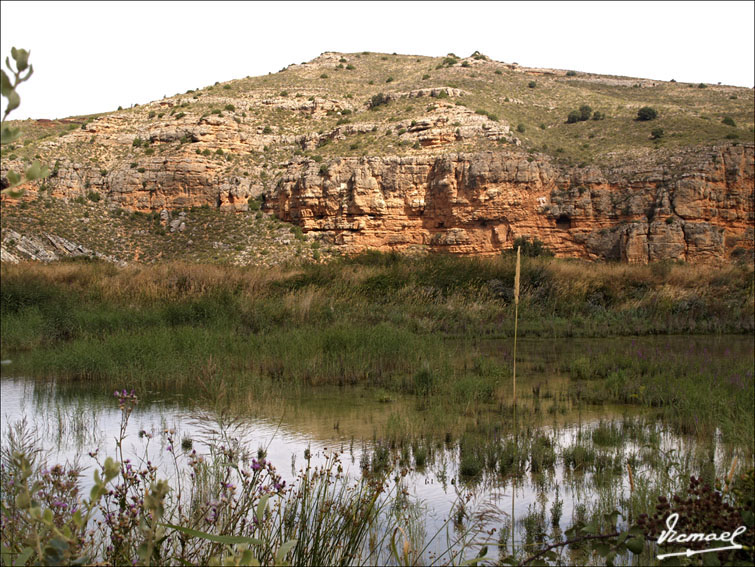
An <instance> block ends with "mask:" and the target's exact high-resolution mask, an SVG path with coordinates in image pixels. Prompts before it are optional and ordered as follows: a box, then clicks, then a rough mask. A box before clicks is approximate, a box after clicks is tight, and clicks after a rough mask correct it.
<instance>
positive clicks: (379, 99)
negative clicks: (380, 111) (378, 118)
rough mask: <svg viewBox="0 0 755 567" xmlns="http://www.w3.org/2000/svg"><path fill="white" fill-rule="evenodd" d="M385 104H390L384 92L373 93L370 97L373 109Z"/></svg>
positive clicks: (371, 108)
mask: <svg viewBox="0 0 755 567" xmlns="http://www.w3.org/2000/svg"><path fill="white" fill-rule="evenodd" d="M384 104H388V98H387V97H386V96H385V94H383V93H378V94H376V95H372V98H371V99H370V102H369V105H370V110H373V109H375V108H377V107H378V106H382V105H384Z"/></svg>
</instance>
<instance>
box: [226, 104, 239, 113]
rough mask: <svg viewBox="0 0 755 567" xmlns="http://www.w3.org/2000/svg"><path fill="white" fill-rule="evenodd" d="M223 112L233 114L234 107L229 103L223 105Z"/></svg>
mask: <svg viewBox="0 0 755 567" xmlns="http://www.w3.org/2000/svg"><path fill="white" fill-rule="evenodd" d="M225 110H227V111H229V112H233V111H234V110H236V107H235V106H233V105H232V104H230V103H229V104H226V105H225Z"/></svg>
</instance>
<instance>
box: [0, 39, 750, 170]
mask: <svg viewBox="0 0 755 567" xmlns="http://www.w3.org/2000/svg"><path fill="white" fill-rule="evenodd" d="M669 79H672V78H671V77H670V78H669ZM417 89H451V91H450V92H451V93H452V94H450V95H446V94H440V95H436V96H433V97H424V98H408V97H401V98H397V99H391V100H390V101H389V102H386V103H385V104H379V105H377V106H374V107H372V108H370V104H371V101H373V100H374V99H375V97H380V96H381V95H396V94H398V93H404V94H405V93H409V92H411V91H416V90H417ZM454 90H460V91H461V93H459V94H454V93H455V91H454ZM260 98H261V99H262V100H260ZM158 102H159V103H161V104H164V105H165V106H163V107H162V110H161V111H156V110H155V109H154V104H155V103H151V104H148V105H143V106H138V105H133V106H130V107H127V108H125V109H123V110H116V111H114V112H111V113H105V114H103V115H92V116H89V117H77V118H76V119H69V120H70V121H69V122H67V123H64V122H62V121H55V122H53V123H47V124H40V123H39V122H37V121H31V120H27V121H21V122H16V123H15V125H17V126H20V127H21V128H22V137H21V140H20V141H19V142H18V143H16V144H15V147H13V148H10V149H8V150H5V149H4V153H6V151H7V152H8V153H14V154H15V155H16V156H17V157H20V158H21V159H32V158H33V157H34V155H35V154H36V153H38V152H39V151H43V150H44V148H37V146H38V143H39V142H40V141H45V140H50V139H51V138H54V137H56V136H65V134H66V133H67V129H68V128H71V129H75V128H77V127H79V126H77V124H76V123H81V124H86V123H90V122H95V123H96V121H97V118H100V117H106V118H107V117H120V118H122V120H123V121H124V122H129V123H130V124H126V126H128V127H127V128H126V129H125V130H126V131H128V130H129V129H131V130H132V131H133V132H134V133H136V132H137V131H138V129H139V127H141V126H144V125H152V126H157V125H160V124H166V123H167V124H170V123H172V124H175V123H176V121H178V123H179V124H183V123H192V122H193V123H196V122H197V121H198V120H200V119H201V118H202V117H208V116H216V117H230V118H232V119H233V120H236V121H237V122H239V123H246V124H251V125H255V126H257V127H258V128H260V130H261V131H262V132H265V133H269V134H276V135H279V136H285V135H300V134H304V133H307V132H309V133H320V134H323V133H328V132H332V131H333V130H334V129H336V128H338V127H339V126H344V127H345V126H346V125H348V124H351V125H357V124H369V125H370V126H371V127H370V128H365V129H364V130H365V131H360V132H358V133H354V134H348V135H347V136H346V137H345V139H343V140H337V141H335V142H334V143H328V144H325V145H323V146H322V147H318V148H317V151H316V152H311V153H312V155H321V156H323V157H335V156H348V155H365V154H367V155H385V154H402V153H406V154H412V153H414V152H417V151H423V152H425V151H427V149H426V148H421V149H420V148H416V147H415V144H414V143H413V139H412V137H411V136H410V135H407V134H410V132H409V129H410V125H411V124H412V122H415V123H418V122H420V121H421V120H423V119H425V118H427V117H428V116H430V115H431V114H432V113H433V112H434V110H436V109H433V107H437V106H438V105H445V104H451V105H456V106H459V107H463V108H466V109H468V110H469V111H471V112H472V113H474V114H476V115H479V116H484V117H486V118H487V119H488V120H489V121H490V122H496V123H501V124H507V125H509V126H510V128H511V130H512V131H515V132H516V138H517V139H519V140H520V141H521V144H522V147H523V148H524V149H526V150H527V151H530V152H542V153H545V154H549V155H551V156H554V157H557V158H560V159H562V160H565V161H566V162H572V163H575V164H576V163H581V162H586V163H590V162H593V161H597V162H601V161H605V160H610V158H611V156H612V155H613V154H614V153H615V152H626V151H632V150H651V149H653V148H656V147H658V146H662V147H668V148H673V147H682V146H691V145H710V144H721V143H737V142H738V141H739V142H752V141H753V125H754V124H753V114H752V108H753V92H752V89H746V88H741V87H731V86H722V85H705V84H691V83H678V82H673V81H669V82H664V81H654V80H647V79H637V78H629V77H615V76H605V75H597V74H591V73H585V72H575V71H567V70H550V69H530V68H524V67H520V66H519V65H517V64H515V63H514V64H511V63H501V62H497V61H492V60H489V59H488V58H487V57H485V56H484V55H481V54H478V53H476V54H474V55H472V56H470V57H466V58H458V57H456V56H454V55H453V54H449V55H448V56H447V57H424V56H411V55H396V54H392V55H391V54H380V53H367V52H362V53H351V54H340V53H325V54H323V55H321V56H320V57H318V58H316V59H314V60H313V61H311V62H308V63H302V64H298V65H297V64H292V65H290V66H288V67H286V68H285V69H282V70H281V71H279V72H278V73H275V74H270V75H267V76H262V77H247V78H244V79H238V80H234V81H229V82H226V83H216V84H214V85H211V86H205V87H201V86H198V88H197V89H192V90H189V91H187V92H186V93H183V94H176V95H174V96H172V97H166V98H165V99H163V100H162V101H158ZM307 102H314V103H315V105H318V104H319V105H320V106H321V107H322V108H323V109H324V112H322V115H320V113H317V112H311V110H310V109H311V107H310V106H307V104H306V103H307ZM124 103H127V101H124ZM126 106H128V105H126ZM588 107H589V111H588V113H587V114H588V116H589V119H587V120H577V121H574V122H573V123H569V120H568V118H569V114H570V113H571V112H573V111H580V109H584V108H588ZM643 107H650V108H652V109H653V110H655V111H656V113H657V117H656V118H655V119H653V120H652V121H644V120H638V111H639V110H640V109H641V108H643ZM451 126H453V123H451ZM459 126H461V122H459ZM658 128H660V129H662V130H663V134H662V137H657V136H652V135H651V131H652V130H653V129H658ZM342 129H345V128H342ZM389 129H390V130H391V132H390V133H389V132H388V130H389ZM402 129H404V130H405V131H404V132H403V133H399V132H400V131H401V130H402ZM407 142H411V143H407ZM501 143H504V144H509V143H510V141H509V139H504V141H503V142H501V141H499V140H491V139H489V138H485V137H477V138H474V139H469V140H467V139H465V140H461V141H456V142H453V143H452V144H449V145H445V146H444V147H443V148H442V150H443V152H457V151H476V150H488V149H495V148H496V147H499V144H501ZM140 149H141V148H139V147H136V148H134V149H133V153H134V154H139V153H140ZM141 151H143V150H141ZM161 151H162V150H161ZM295 151H296V150H295V148H293V147H291V145H290V144H285V143H284V144H281V143H275V141H273V143H271V144H269V145H268V147H267V149H265V150H264V151H262V152H259V153H257V152H255V154H254V155H247V156H243V155H238V156H232V157H231V158H230V161H232V162H233V164H234V166H236V167H239V168H243V167H245V166H251V165H260V164H263V163H269V162H272V163H276V162H281V161H283V160H286V159H290V158H291V157H292V156H293V154H294V153H295ZM84 153H85V154H86V153H87V150H86V149H84ZM224 159H226V160H228V159H229V158H228V157H225V158H224Z"/></svg>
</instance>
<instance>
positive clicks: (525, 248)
mask: <svg viewBox="0 0 755 567" xmlns="http://www.w3.org/2000/svg"><path fill="white" fill-rule="evenodd" d="M520 246H521V248H522V251H521V254H522V256H527V257H530V258H536V257H539V256H541V257H545V258H552V257H553V256H554V254H553V252H552V251H551V250H550V249H549V248H548V247H547V246H546V245H545V243H544V242H542V241H541V240H538V239H537V238H533V239H532V240H529V239H528V238H526V237H524V236H521V237H519V238H517V239H516V240H514V247H513V248H512V250H513V252H516V249H517V248H518V247H520ZM508 252H509V253H511V251H508Z"/></svg>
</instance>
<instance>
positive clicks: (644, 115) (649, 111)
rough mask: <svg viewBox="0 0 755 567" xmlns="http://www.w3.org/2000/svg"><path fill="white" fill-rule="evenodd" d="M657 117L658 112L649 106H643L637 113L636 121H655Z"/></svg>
mask: <svg viewBox="0 0 755 567" xmlns="http://www.w3.org/2000/svg"><path fill="white" fill-rule="evenodd" d="M657 117H658V111H656V110H655V108H652V107H650V106H643V107H642V108H640V109H639V110H638V111H637V120H655V119H656V118H657Z"/></svg>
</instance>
